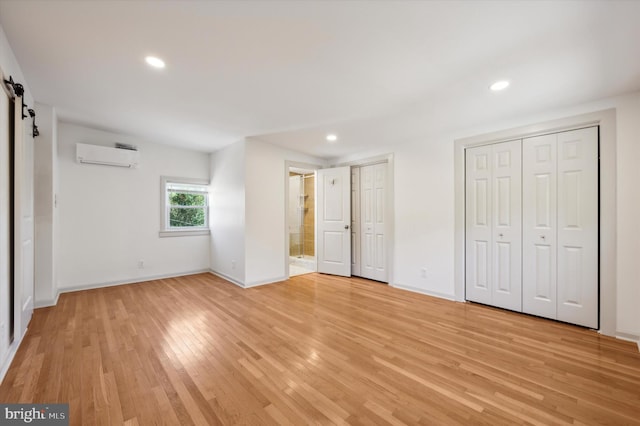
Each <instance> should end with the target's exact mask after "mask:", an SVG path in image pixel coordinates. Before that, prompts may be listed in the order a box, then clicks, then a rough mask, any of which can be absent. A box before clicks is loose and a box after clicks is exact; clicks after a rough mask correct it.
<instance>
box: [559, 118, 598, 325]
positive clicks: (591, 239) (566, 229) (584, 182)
mask: <svg viewBox="0 0 640 426" xmlns="http://www.w3.org/2000/svg"><path fill="white" fill-rule="evenodd" d="M558 319H559V320H561V321H566V322H570V323H573V324H579V325H583V326H586V327H592V328H597V327H598V129H597V128H596V127H591V128H587V129H580V130H573V131H571V132H563V133H559V134H558Z"/></svg>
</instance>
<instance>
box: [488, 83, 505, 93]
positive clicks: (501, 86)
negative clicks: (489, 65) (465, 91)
mask: <svg viewBox="0 0 640 426" xmlns="http://www.w3.org/2000/svg"><path fill="white" fill-rule="evenodd" d="M507 87H509V81H507V80H499V81H496V82H495V83H493V84H492V85H491V86H489V89H491V90H493V91H494V92H498V91H500V90H504V89H506V88H507Z"/></svg>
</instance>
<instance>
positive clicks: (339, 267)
mask: <svg viewBox="0 0 640 426" xmlns="http://www.w3.org/2000/svg"><path fill="white" fill-rule="evenodd" d="M317 177H318V180H317V184H316V186H317V191H318V193H317V206H316V211H317V217H318V223H317V244H318V272H322V273H325V274H333V275H341V276H345V277H350V276H351V230H350V225H351V169H350V167H335V168H332V169H321V170H318V171H317Z"/></svg>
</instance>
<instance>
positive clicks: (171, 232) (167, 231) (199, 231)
mask: <svg viewBox="0 0 640 426" xmlns="http://www.w3.org/2000/svg"><path fill="white" fill-rule="evenodd" d="M171 183H177V184H183V185H199V186H205V187H207V186H208V185H209V182H208V181H206V180H203V179H192V178H181V177H170V176H161V177H160V237H184V236H187V235H209V234H210V233H211V231H210V230H209V191H208V188H206V205H205V216H204V218H205V223H204V226H199V227H185V228H179V227H175V226H174V227H171V226H170V225H169V209H170V208H171V205H170V204H169V191H168V189H167V186H168V184H171Z"/></svg>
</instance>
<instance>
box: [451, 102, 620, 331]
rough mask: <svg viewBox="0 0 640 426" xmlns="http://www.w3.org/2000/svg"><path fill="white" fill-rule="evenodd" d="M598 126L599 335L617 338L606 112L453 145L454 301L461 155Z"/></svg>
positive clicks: (460, 243)
mask: <svg viewBox="0 0 640 426" xmlns="http://www.w3.org/2000/svg"><path fill="white" fill-rule="evenodd" d="M593 126H599V143H600V145H599V149H600V152H599V158H600V163H599V178H600V179H599V186H600V198H599V210H600V216H599V230H598V233H599V247H598V253H599V259H600V263H599V280H600V292H599V303H600V312H599V320H600V321H599V323H600V324H599V327H600V328H599V332H600V333H602V334H605V335H608V336H615V335H616V297H617V295H616V293H617V291H616V260H617V254H616V111H615V109H608V110H602V111H597V112H593V113H588V114H582V115H577V116H573V117H566V118H561V119H558V120H553V121H547V122H542V123H537V124H532V125H527V126H522V127H517V128H512V129H509V130H503V131H498V132H493V133H488V134H482V135H478V136H472V137H468V138H463V139H457V140H455V141H454V176H455V181H454V187H455V242H454V246H455V248H454V251H455V265H454V281H455V284H454V290H455V299H456V300H457V301H461V302H463V301H464V300H465V299H464V297H465V263H466V261H465V150H466V148H469V147H473V146H481V145H489V144H493V143H496V142H503V141H508V140H513V139H521V138H528V137H533V136H540V135H544V134H548V133H556V132H562V131H567V130H577V129H581V128H585V127H593Z"/></svg>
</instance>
